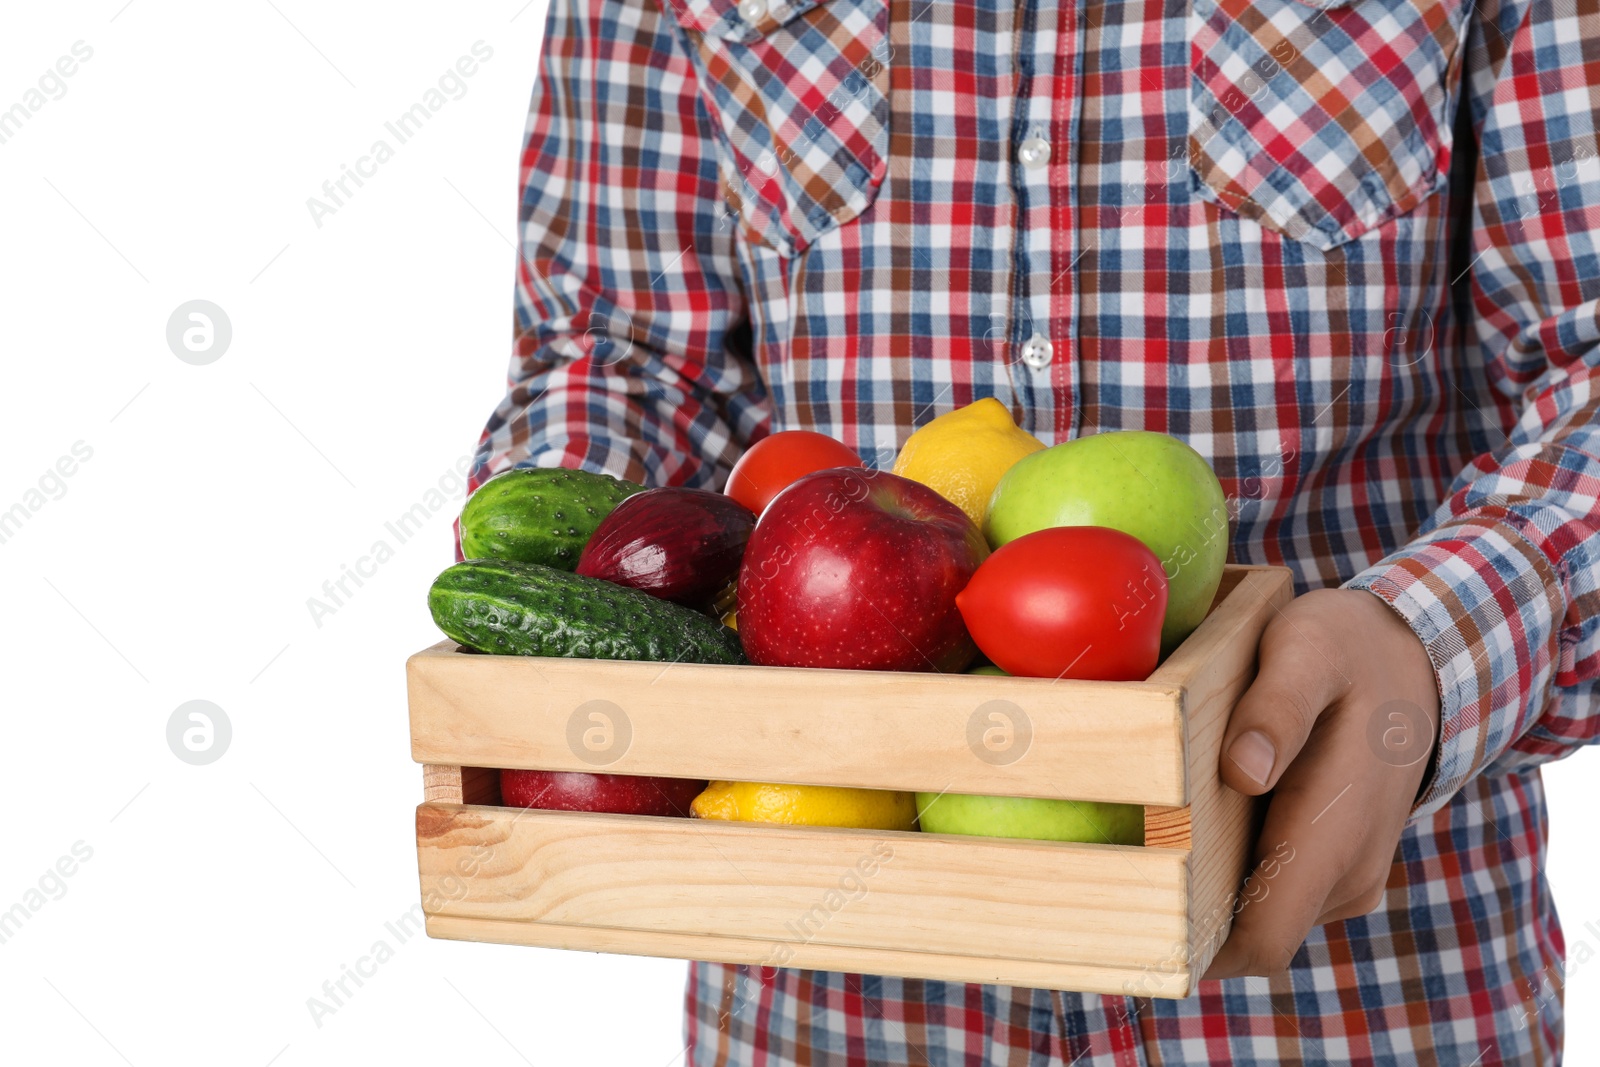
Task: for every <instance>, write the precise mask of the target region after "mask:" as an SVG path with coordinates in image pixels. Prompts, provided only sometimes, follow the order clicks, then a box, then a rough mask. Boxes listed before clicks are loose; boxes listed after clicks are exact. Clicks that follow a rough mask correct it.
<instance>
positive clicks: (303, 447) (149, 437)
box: [0, 0, 1600, 1067]
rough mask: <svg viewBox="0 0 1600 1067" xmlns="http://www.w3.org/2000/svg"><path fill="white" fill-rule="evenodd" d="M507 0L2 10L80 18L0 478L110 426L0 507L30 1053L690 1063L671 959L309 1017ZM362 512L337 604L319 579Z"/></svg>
mask: <svg viewBox="0 0 1600 1067" xmlns="http://www.w3.org/2000/svg"><path fill="white" fill-rule="evenodd" d="M523 2H524V0H493V2H483V3H472V4H462V5H445V4H437V3H432V4H423V3H415V2H412V3H387V4H384V5H381V6H380V5H375V4H369V5H360V6H357V5H345V6H339V5H318V4H311V3H307V2H305V0H272V2H271V3H269V2H267V0H238V2H235V3H229V4H226V5H224V4H216V3H203V2H200V0H133V2H132V3H131V4H127V5H126V6H124V3H125V0H96V2H92V3H75V4H28V5H11V6H10V8H9V10H8V12H7V13H8V15H9V16H10V17H9V18H8V20H7V25H6V27H5V32H4V33H3V34H0V110H3V109H4V108H8V107H10V106H11V105H12V104H14V103H16V102H18V101H20V100H22V99H23V97H24V94H25V93H26V92H27V91H28V90H29V89H30V88H33V87H35V86H36V84H37V79H38V77H39V76H40V75H42V74H44V73H45V72H46V71H47V70H49V69H51V68H52V67H53V66H54V64H55V63H56V61H57V59H58V57H60V56H63V55H67V54H69V52H70V51H71V49H72V46H73V44H74V42H77V41H83V42H84V43H85V44H86V45H87V46H88V47H90V48H92V49H93V56H92V58H91V59H89V60H88V61H87V62H84V63H82V64H81V66H80V68H79V69H78V70H77V72H76V73H75V74H74V75H73V76H72V77H71V78H69V79H66V80H65V93H64V95H62V96H61V97H60V98H59V99H50V100H49V101H48V103H47V104H46V105H45V106H44V107H42V108H41V109H40V110H39V111H38V112H37V113H36V114H33V115H32V117H31V118H30V119H29V121H28V122H27V123H26V125H25V126H24V127H23V128H22V129H21V130H20V132H17V133H16V134H15V135H14V136H13V137H11V138H10V140H8V141H7V142H6V143H4V144H0V196H3V198H4V203H5V205H6V209H5V216H4V217H5V224H4V230H3V235H0V283H3V285H4V291H3V295H0V309H3V316H4V317H3V319H0V345H3V353H4V357H5V367H6V370H7V380H6V385H5V388H4V389H3V391H0V406H3V411H0V419H3V424H4V426H5V437H4V441H5V447H4V449H0V511H4V510H5V509H7V508H9V507H10V506H11V505H12V504H14V503H17V502H22V501H25V500H28V499H29V498H28V496H27V494H28V492H29V490H30V489H34V488H37V487H38V486H39V482H40V478H41V476H43V475H45V473H46V472H47V471H49V470H51V469H52V468H53V467H54V465H55V464H56V463H57V460H58V459H59V458H60V457H62V456H64V455H68V454H70V452H71V450H72V448H73V446H74V445H75V444H76V443H78V442H83V445H81V446H79V447H80V450H81V449H82V448H83V447H84V446H87V448H89V449H92V457H91V458H90V459H89V460H88V461H87V462H84V463H82V464H80V465H79V466H78V468H77V469H76V471H75V473H74V474H73V475H72V476H71V477H70V478H66V479H63V480H62V481H61V482H60V483H59V484H57V483H49V488H50V489H51V490H53V492H52V493H51V494H50V495H48V496H46V499H45V503H44V505H43V506H42V507H40V508H39V509H38V510H37V512H36V513H35V514H33V515H32V517H31V518H30V520H29V521H28V523H27V524H26V526H25V527H24V528H23V529H22V530H21V531H20V532H19V533H17V534H16V535H15V536H13V537H11V538H10V539H9V540H7V541H5V542H4V543H3V544H0V575H3V580H4V586H3V588H4V599H3V603H4V605H5V608H6V610H5V612H4V622H3V623H0V628H3V633H4V637H5V641H6V646H7V648H8V649H10V650H11V651H10V654H9V655H8V656H7V657H6V664H7V669H6V674H5V697H4V706H5V708H6V710H7V714H6V715H5V721H6V726H7V730H8V737H7V744H6V752H7V755H8V757H9V758H8V760H7V767H6V769H5V773H4V779H3V780H4V783H5V793H4V797H5V801H6V808H7V813H8V815H9V818H8V819H7V831H8V833H7V837H8V840H7V844H6V848H5V858H4V861H3V864H0V911H3V910H5V909H7V908H9V907H10V906H11V905H12V904H14V903H17V902H19V901H23V900H25V899H26V897H27V894H28V892H29V890H30V889H32V888H36V887H37V886H38V884H39V880H40V878H41V877H42V876H44V875H45V873H46V872H47V871H49V870H51V869H52V868H53V867H54V865H55V864H56V862H57V860H58V858H59V857H61V856H64V855H69V854H70V853H71V850H72V848H73V846H74V845H75V844H76V843H78V842H82V845H80V846H79V847H80V849H84V848H87V849H92V857H91V858H90V859H89V860H88V861H86V862H83V863H82V864H81V865H79V866H78V868H77V870H76V872H75V873H74V874H72V876H71V877H70V878H66V879H63V880H62V882H61V883H59V885H60V886H61V887H62V889H63V890H64V894H63V895H60V896H59V899H57V898H55V897H53V896H52V897H49V898H46V903H45V904H44V906H42V907H40V908H39V910H38V911H37V912H36V913H34V914H32V917H31V918H30V920H29V921H28V923H27V924H26V926H25V927H24V928H23V929H21V930H20V931H19V932H17V933H16V934H15V935H14V936H12V937H11V938H10V939H9V940H7V941H5V942H4V943H3V944H0V1003H4V1004H5V1009H4V1012H3V1016H4V1022H3V1023H0V1050H3V1057H4V1058H5V1059H7V1060H10V1061H13V1062H20V1061H22V1060H24V1059H25V1060H27V1061H28V1062H71V1063H75V1064H118V1063H128V1064H134V1065H138V1067H145V1065H149V1064H183V1063H201V1064H217V1063H228V1064H242V1065H245V1067H256V1065H266V1064H269V1063H276V1064H281V1065H283V1067H289V1065H292V1064H345V1063H352V1062H358V1063H365V1062H379V1063H382V1062H394V1063H418V1062H424V1061H427V1060H430V1059H434V1058H437V1059H438V1060H439V1061H441V1062H443V1061H445V1060H446V1059H448V1060H449V1061H450V1062H470V1063H483V1064H499V1063H504V1064H514V1063H523V1062H531V1063H538V1064H547V1063H577V1062H604V1063H626V1064H630V1065H642V1067H670V1065H672V1064H675V1063H679V1062H681V1058H682V1057H681V1049H682V1038H681V1036H680V1035H681V1021H680V1008H681V996H682V980H683V973H684V965H683V964H680V963H676V962H672V961H659V960H642V959H634V958H627V957H606V956H595V955H584V954H575V953H558V952H546V951H540V950H533V949H523V948H506V947H498V946H476V945H463V944H452V943H449V942H435V941H428V940H425V939H423V938H420V937H418V938H413V939H412V940H410V941H407V942H405V943H404V944H400V945H398V947H396V949H395V953H394V957H393V958H392V959H391V960H389V961H388V962H386V963H384V964H383V965H382V966H381V967H379V968H378V970H377V973H376V974H375V975H374V976H373V977H371V978H368V979H365V980H364V985H363V986H361V988H360V989H359V990H357V991H356V992H355V994H354V996H352V997H350V998H348V999H347V1000H346V1002H345V1003H344V1004H343V1006H341V1007H339V1008H338V1009H337V1011H335V1012H334V1013H333V1014H331V1015H328V1016H325V1017H323V1018H322V1019H321V1020H320V1021H321V1025H320V1026H319V1025H318V1024H317V1022H315V1021H314V1020H313V1018H312V1014H311V1012H310V1011H309V1010H308V1006H307V1001H308V998H310V997H313V996H322V995H323V993H322V986H323V983H324V982H325V981H327V980H329V979H337V978H339V977H340V975H341V973H342V967H343V966H345V965H351V964H354V963H355V962H356V960H357V959H358V958H359V957H361V956H363V955H366V954H367V953H368V952H370V951H371V947H372V945H373V943H374V942H375V941H377V940H379V939H380V938H381V939H384V940H386V941H388V942H390V944H391V945H393V944H395V938H394V937H393V935H392V934H390V933H389V932H388V931H386V929H385V926H384V924H385V923H386V922H390V921H393V920H395V919H397V918H398V917H399V916H401V915H403V914H404V913H405V912H407V911H408V910H409V909H411V908H412V906H413V905H414V904H415V903H416V901H417V881H416V855H415V838H414V827H413V823H412V809H413V808H414V806H415V804H416V803H417V802H418V801H419V800H420V798H421V774H420V771H419V770H418V768H417V767H416V766H415V765H414V764H412V762H411V760H410V754H409V751H408V735H407V728H406V716H405V692H404V685H403V674H402V663H403V660H404V658H405V656H406V654H407V653H409V652H411V651H413V650H416V649H418V648H421V647H423V646H425V645H427V644H430V643H432V642H433V641H434V640H436V633H435V631H434V628H433V626H432V624H431V622H430V621H429V619H428V616H427V612H426V609H425V604H424V592H425V590H426V588H427V585H428V583H429V581H430V580H431V579H432V578H433V576H434V574H435V573H437V572H438V571H439V570H440V569H442V568H443V567H444V566H445V565H446V564H448V563H449V562H450V560H451V558H452V556H451V548H450V545H451V542H450V518H451V515H452V512H453V510H454V508H455V507H456V506H457V505H458V503H459V495H460V490H459V489H458V488H457V489H454V490H453V491H452V493H451V494H450V505H449V507H446V508H444V509H442V510H441V511H440V512H439V513H438V514H436V515H435V517H434V518H433V520H432V522H431V524H430V525H429V526H428V527H427V528H426V529H425V530H424V531H423V533H421V534H420V535H418V536H416V537H414V538H412V539H411V540H409V541H408V542H406V543H404V544H399V543H398V542H397V541H396V539H395V538H394V536H393V535H392V534H391V533H390V532H389V531H387V530H386V528H385V523H386V522H388V521H390V520H393V519H395V518H397V517H398V516H399V515H401V514H402V513H404V512H406V511H407V510H408V509H410V508H411V507H412V506H413V505H415V504H417V503H419V502H423V501H424V500H425V498H426V496H427V493H428V491H429V490H430V489H431V488H434V487H435V486H436V484H437V483H438V482H439V480H440V478H441V476H445V477H446V485H447V486H449V485H450V482H449V478H448V474H449V472H450V471H451V469H452V468H454V467H456V466H457V464H458V463H459V462H460V461H461V460H462V459H463V458H464V457H465V456H466V455H467V454H468V453H469V452H470V450H471V449H472V447H473V445H474V443H475V442H476V439H477V435H478V432H479V430H480V428H481V427H482V425H483V422H484V419H485V417H486V416H487V414H488V413H489V411H490V409H491V408H492V407H493V405H494V404H495V402H496V401H497V400H498V399H499V396H500V394H501V391H502V387H503V382H504V373H505V367H506V362H507V357H508V353H509V344H510V331H509V327H510V317H511V316H510V311H511V307H510V304H511V283H512V268H513V262H514V253H513V248H512V244H511V242H512V239H513V235H514V227H515V219H516V179H517V160H518V154H519V150H520V147H521V133H522V127H523V117H524V114H525V112H526V107H527V99H528V93H529V89H530V87H531V85H532V82H533V77H534V72H535V61H536V56H537V52H538V48H539V43H540V37H541V35H542V31H543V20H544V3H543V0H534V2H533V3H532V4H531V5H530V6H528V7H526V8H523V6H522V5H523ZM274 5H276V6H274ZM479 40H482V41H483V42H485V43H486V44H487V45H488V46H490V47H491V48H493V50H494V55H493V58H492V59H490V60H489V61H488V62H486V63H483V64H481V66H480V69H479V70H478V72H477V73H476V74H475V75H474V76H473V77H471V78H470V79H467V80H466V82H465V85H466V90H467V91H466V93H465V95H464V96H462V97H461V98H460V99H452V100H450V101H449V103H448V104H446V106H445V107H443V108H442V109H441V110H440V111H439V112H438V113H437V114H435V115H434V116H433V118H432V119H431V121H430V122H429V123H428V124H427V125H426V127H425V128H424V129H423V130H422V131H421V132H420V133H419V134H417V135H416V136H415V137H414V138H413V139H412V140H411V141H409V142H408V143H406V144H404V145H399V146H397V147H396V152H395V156H394V158H393V159H392V160H390V161H389V162H387V163H385V164H384V165H383V166H382V167H380V168H379V170H378V173H377V174H376V175H375V176H374V177H372V178H370V179H367V180H366V183H365V185H364V186H363V187H361V188H360V189H359V190H356V191H355V192H354V195H352V196H351V197H350V198H349V199H348V200H347V201H346V203H345V204H344V205H343V206H342V207H340V208H339V209H338V210H337V211H336V212H335V213H334V214H332V215H329V216H326V217H324V218H323V219H322V220H321V221H322V225H321V226H320V227H318V226H317V225H316V224H315V223H314V222H313V219H312V217H311V214H310V212H309V211H308V209H307V205H306V201H307V198H308V197H311V196H322V195H323V194H322V192H321V189H322V185H323V183H324V181H326V180H328V179H336V178H338V177H339V175H340V172H341V167H342V165H346V164H348V165H352V166H353V165H354V164H355V163H356V161H357V159H358V158H359V157H361V156H363V155H365V154H367V152H368V151H369V148H370V146H371V145H372V143H373V142H374V141H375V140H376V139H378V138H380V137H383V138H385V139H387V140H389V141H390V143H391V145H394V143H395V142H394V139H393V137H392V136H391V135H388V134H386V132H385V130H384V128H383V127H384V123H385V122H386V121H388V120H392V119H394V118H396V117H397V116H399V115H400V114H401V113H403V112H404V111H406V110H407V109H408V108H409V107H411V105H412V104H414V103H416V102H418V101H419V100H420V99H421V98H422V96H423V94H424V93H425V92H426V91H427V90H428V89H430V88H433V87H435V86H436V84H437V81H438V78H439V76H440V75H441V74H443V73H445V72H446V71H447V70H449V69H450V68H452V67H453V65H454V64H455V62H456V60H457V59H458V57H460V56H463V55H467V54H469V53H470V50H471V48H472V45H473V43H474V42H475V41H479ZM352 188H353V187H352ZM193 299H205V300H210V301H213V302H215V303H216V304H218V305H219V306H221V307H222V308H223V309H224V310H225V312H226V313H227V315H228V317H229V318H230V320H231V323H232V327H233V340H232V343H231V346H230V347H229V349H228V350H227V352H226V353H225V354H224V355H223V356H222V357H221V358H220V359H218V360H217V361H216V362H214V363H212V364H210V365H206V366H193V365H189V364H187V363H184V362H181V361H180V360H178V359H177V358H175V356H174V355H173V353H172V351H171V350H169V348H168V346H167V342H166V324H167V320H168V317H169V316H170V315H171V314H172V312H173V310H174V309H175V308H177V307H178V306H179V305H180V304H182V303H184V302H186V301H189V300H193ZM32 499H34V500H37V499H38V498H32ZM380 539H381V540H384V541H387V542H388V543H389V545H390V547H391V548H393V549H394V550H395V551H394V556H393V558H392V559H389V560H388V561H387V562H385V563H384V564H383V565H382V566H381V567H378V568H377V571H376V573H375V574H374V575H373V576H372V577H370V578H367V579H365V580H364V584H363V585H362V586H361V587H360V588H359V589H353V587H351V588H352V589H353V595H352V596H350V597H348V598H345V599H344V602H343V604H342V605H339V606H338V607H337V609H336V610H335V611H334V612H333V613H332V614H330V615H326V616H324V617H323V618H322V619H321V620H320V625H318V621H316V620H314V619H313V617H312V615H311V613H310V611H309V610H308V607H307V600H308V598H310V597H313V596H317V597H325V594H323V592H322V585H323V583H324V581H326V580H329V579H337V578H338V577H339V576H340V574H341V570H342V567H343V566H345V565H347V564H348V565H354V564H355V563H356V562H357V561H358V560H359V559H360V558H361V557H362V556H364V555H367V554H368V553H370V552H371V551H372V548H373V545H374V542H376V541H379V540H380ZM369 569H370V568H369ZM193 699H204V700H209V701H213V702H215V703H216V704H217V705H219V706H220V707H221V708H223V709H224V711H225V712H226V714H227V716H228V717H229V719H230V721H231V723H232V728H233V738H232V742H231V745H230V747H229V748H228V750H227V752H226V754H225V755H224V756H223V757H222V758H221V759H220V760H219V761H218V762H216V763H213V764H211V765H208V766H198V767H197V766H190V765H188V764H185V763H183V762H180V761H179V760H178V759H177V758H175V757H174V755H173V754H172V752H171V751H170V750H169V749H168V746H167V740H166V727H167V721H168V718H169V716H171V714H172V713H173V711H174V709H175V708H177V706H178V705H180V704H182V703H183V702H185V701H189V700H193ZM1595 767H1596V764H1595V762H1594V760H1593V759H1587V760H1581V761H1571V762H1569V763H1567V764H1564V765H1559V766H1557V767H1555V768H1553V769H1552V770H1551V772H1550V773H1549V775H1548V779H1549V782H1550V788H1551V794H1552V807H1553V809H1554V813H1555V814H1554V817H1553V820H1552V839H1553V848H1552V860H1551V864H1550V869H1549V871H1548V874H1549V877H1550V880H1551V881H1552V882H1553V883H1554V885H1555V889H1556V893H1557V897H1558V901H1559V903H1560V904H1561V906H1562V908H1563V911H1564V914H1565V918H1566V926H1567V931H1568V939H1569V948H1574V949H1575V948H1576V946H1577V944H1578V943H1579V942H1580V941H1581V942H1586V943H1587V945H1588V947H1590V948H1593V949H1600V893H1597V892H1596V890H1595V888H1594V879H1593V876H1594V874H1595V873H1596V872H1597V871H1600V863H1597V862H1596V860H1595V858H1594V855H1593V853H1592V850H1591V849H1589V848H1587V847H1586V843H1585V842H1586V839H1589V840H1592V834H1593V829H1592V825H1591V819H1592V813H1593V811H1594V810H1595V807H1596V804H1597V803H1600V785H1597V784H1596V779H1597V775H1596V773H1595ZM1585 772H1587V773H1585ZM51 885H52V887H54V886H55V883H51ZM1590 922H1593V923H1595V929H1586V928H1585V924H1586V923H1590ZM1568 1003H1569V1009H1570V1010H1569V1012H1568V1019H1569V1023H1570V1040H1569V1052H1570V1056H1569V1062H1572V1063H1575V1064H1587V1063H1592V1062H1600V1012H1597V1011H1595V1010H1594V1009H1595V1008H1596V1007H1600V966H1594V967H1585V966H1582V965H1579V966H1575V967H1574V968H1573V971H1572V974H1571V976H1570V983H1569V987H1568Z"/></svg>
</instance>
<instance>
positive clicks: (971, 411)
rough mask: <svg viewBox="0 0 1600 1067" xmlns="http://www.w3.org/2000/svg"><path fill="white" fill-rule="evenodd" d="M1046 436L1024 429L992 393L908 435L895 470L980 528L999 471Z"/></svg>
mask: <svg viewBox="0 0 1600 1067" xmlns="http://www.w3.org/2000/svg"><path fill="white" fill-rule="evenodd" d="M1043 448H1044V442H1043V441H1041V440H1039V439H1038V438H1037V437H1035V436H1033V434H1031V433H1029V432H1028V431H1026V430H1024V429H1021V428H1020V427H1018V426H1017V424H1016V423H1015V422H1013V421H1012V419H1011V412H1009V411H1007V410H1006V406H1005V405H1004V404H1002V403H1000V401H998V400H996V399H995V398H994V397H992V396H988V397H984V398H983V399H982V400H979V401H976V402H975V403H971V404H968V405H967V406H966V407H964V408H957V409H956V410H955V411H952V412H949V413H947V414H944V415H940V416H939V417H938V418H937V419H934V420H933V421H932V422H930V423H928V424H927V425H926V426H924V427H923V428H922V429H920V430H918V431H917V432H916V433H914V434H912V435H911V436H910V437H909V438H907V439H906V443H905V447H904V448H902V449H900V454H899V455H898V456H896V457H895V461H894V473H896V474H898V475H900V476H901V477H903V478H910V479H911V480H912V481H914V482H921V483H922V484H923V485H926V486H927V487H928V488H930V489H932V490H934V491H935V492H937V493H938V494H939V495H940V496H942V497H944V498H945V499H946V500H948V501H950V503H952V504H954V505H955V506H956V507H958V508H960V509H961V510H962V511H965V512H966V513H967V514H968V515H969V516H971V517H972V521H973V522H975V523H977V524H978V526H979V527H980V528H982V526H983V519H984V514H985V513H986V512H987V511H988V508H989V497H990V496H991V495H993V493H994V487H995V484H996V483H997V482H999V481H1000V476H1001V475H1002V474H1004V473H1005V472H1006V471H1008V470H1010V469H1011V465H1012V464H1013V463H1015V462H1016V461H1017V460H1019V459H1021V458H1022V457H1023V456H1026V455H1029V454H1031V453H1033V452H1038V451H1040V450H1042V449H1043Z"/></svg>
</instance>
